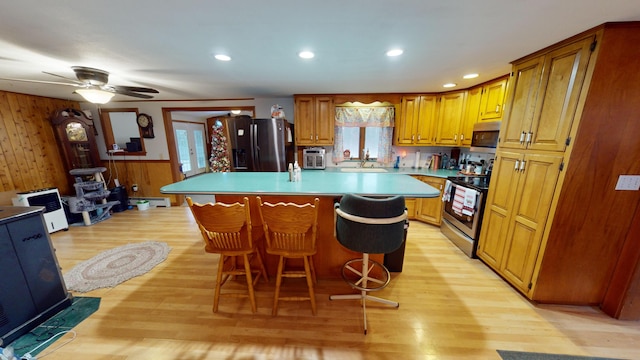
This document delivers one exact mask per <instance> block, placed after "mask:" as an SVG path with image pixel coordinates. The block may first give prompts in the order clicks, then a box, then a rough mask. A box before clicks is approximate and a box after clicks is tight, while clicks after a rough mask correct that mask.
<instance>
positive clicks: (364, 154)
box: [360, 149, 369, 167]
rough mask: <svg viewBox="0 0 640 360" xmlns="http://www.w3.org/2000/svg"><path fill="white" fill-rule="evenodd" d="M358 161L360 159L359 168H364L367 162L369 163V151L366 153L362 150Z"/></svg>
mask: <svg viewBox="0 0 640 360" xmlns="http://www.w3.org/2000/svg"><path fill="white" fill-rule="evenodd" d="M360 159H362V161H360V167H364V166H365V165H366V163H367V161H369V149H367V152H366V153H365V151H364V149H362V155H361V156H360Z"/></svg>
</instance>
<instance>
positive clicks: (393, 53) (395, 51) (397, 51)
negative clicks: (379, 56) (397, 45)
mask: <svg viewBox="0 0 640 360" xmlns="http://www.w3.org/2000/svg"><path fill="white" fill-rule="evenodd" d="M403 52H404V51H403V50H402V49H392V50H389V51H387V56H400V55H402V53H403Z"/></svg>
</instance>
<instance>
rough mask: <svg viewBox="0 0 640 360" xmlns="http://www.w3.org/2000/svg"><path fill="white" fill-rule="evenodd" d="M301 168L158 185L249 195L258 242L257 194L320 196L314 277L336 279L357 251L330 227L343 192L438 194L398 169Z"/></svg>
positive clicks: (224, 198)
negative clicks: (294, 177)
mask: <svg viewBox="0 0 640 360" xmlns="http://www.w3.org/2000/svg"><path fill="white" fill-rule="evenodd" d="M357 169H358V168H356V169H355V170H353V171H322V170H312V171H303V172H302V179H301V181H298V182H291V181H289V174H288V173H286V172H225V173H207V174H203V175H198V176H194V177H192V178H188V179H185V180H183V181H180V182H176V183H173V184H170V185H166V186H164V187H162V188H161V189H160V191H161V192H162V193H164V194H177V195H185V196H188V195H196V194H210V195H215V200H216V201H220V202H225V203H232V202H238V201H239V202H241V200H242V198H243V197H245V196H246V197H248V198H249V202H250V207H251V219H252V222H253V229H254V238H255V239H256V240H257V241H263V240H262V238H263V233H262V226H261V222H260V216H259V214H258V208H257V206H258V204H257V201H256V197H257V196H260V197H261V198H262V199H263V201H266V202H272V203H275V202H281V201H282V202H294V203H298V204H302V203H310V202H313V199H314V198H316V197H317V198H319V199H320V205H319V206H320V207H319V211H318V234H317V236H318V238H317V250H318V251H317V253H316V255H315V257H314V262H315V266H316V272H317V276H318V277H320V278H336V277H339V276H340V269H341V267H342V265H343V264H344V263H345V262H346V261H347V260H350V259H352V258H355V257H358V256H359V254H357V253H354V252H352V251H350V250H347V249H345V248H344V247H342V246H341V245H340V243H339V242H338V240H336V238H335V236H334V232H333V227H334V214H333V208H334V203H336V202H339V201H340V197H341V196H342V195H344V194H358V195H363V196H380V197H385V196H395V195H401V196H405V197H411V198H429V197H437V196H438V195H439V194H440V192H439V190H437V189H435V188H433V187H431V186H429V185H427V184H425V183H423V182H421V181H419V180H417V179H415V178H413V177H411V176H409V175H404V174H397V173H378V172H366V171H361V170H360V171H359V170H357ZM263 258H264V259H265V260H266V265H267V270H268V272H269V273H270V274H274V273H275V269H276V267H277V259H274V258H272V257H270V256H264V257H263ZM382 258H383V256H382V255H372V259H374V260H376V261H379V262H382Z"/></svg>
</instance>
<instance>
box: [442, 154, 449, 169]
mask: <svg viewBox="0 0 640 360" xmlns="http://www.w3.org/2000/svg"><path fill="white" fill-rule="evenodd" d="M441 165H442V167H441V168H442V169H448V168H449V156H447V154H446V153H444V154H443V155H442V164H441Z"/></svg>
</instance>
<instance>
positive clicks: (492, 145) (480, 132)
mask: <svg viewBox="0 0 640 360" xmlns="http://www.w3.org/2000/svg"><path fill="white" fill-rule="evenodd" d="M500 124H501V122H500V121H493V122H485V123H477V124H475V125H474V126H473V136H472V137H471V148H470V149H469V150H471V151H472V152H484V153H495V152H496V148H497V147H498V139H499V136H500Z"/></svg>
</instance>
